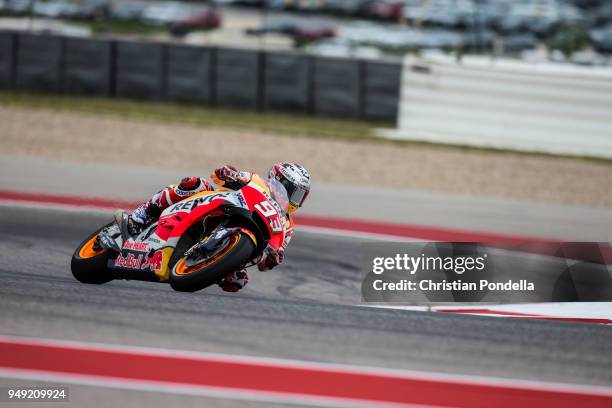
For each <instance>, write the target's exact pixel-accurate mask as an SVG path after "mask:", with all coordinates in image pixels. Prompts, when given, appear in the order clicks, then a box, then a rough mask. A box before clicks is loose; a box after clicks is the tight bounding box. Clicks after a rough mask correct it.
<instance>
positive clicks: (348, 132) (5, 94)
mask: <svg viewBox="0 0 612 408" xmlns="http://www.w3.org/2000/svg"><path fill="white" fill-rule="evenodd" d="M0 105H3V106H12V107H23V108H38V109H52V110H58V111H70V112H84V113H94V114H103V115H110V116H119V117H124V118H130V119H139V120H151V121H158V122H170V123H182V124H189V125H194V126H202V127H221V128H240V129H250V130H258V131H263V132H270V133H275V134H281V135H289V136H311V137H323V138H339V139H348V140H364V139H369V140H379V139H378V138H375V137H374V136H373V133H374V129H375V128H379V127H381V126H382V124H381V123H372V122H362V121H350V120H338V119H326V118H320V117H312V116H305V115H290V114H286V113H273V112H263V113H262V112H254V111H249V110H234V109H225V108H223V109H222V108H211V107H207V106H202V105H194V104H178V103H156V102H143V101H132V100H125V99H106V98H91V97H78V96H65V95H52V94H40V93H23V92H11V91H2V92H0ZM386 125H387V126H391V125H389V124H386Z"/></svg>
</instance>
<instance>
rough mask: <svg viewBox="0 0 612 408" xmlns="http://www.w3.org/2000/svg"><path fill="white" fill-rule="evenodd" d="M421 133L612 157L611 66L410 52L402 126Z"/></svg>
mask: <svg viewBox="0 0 612 408" xmlns="http://www.w3.org/2000/svg"><path fill="white" fill-rule="evenodd" d="M381 134H382V136H384V137H389V138H394V139H406V140H418V141H428V142H438V143H449V144H458V145H470V146H478V147H491V148H501V149H512V150H522V151H535V152H543V153H552V154H566V155H576V156H592V157H605V158H612V70H604V69H597V68H588V67H573V66H572V67H569V66H553V65H534V64H526V63H520V62H508V61H498V62H492V61H490V60H485V59H472V60H464V61H463V62H462V63H461V64H458V63H457V62H456V61H455V60H453V59H450V58H448V57H442V56H436V57H429V58H427V59H424V60H420V61H417V60H415V59H406V60H405V61H404V68H403V74H402V88H401V96H400V107H399V116H398V129H397V130H394V131H387V132H381Z"/></svg>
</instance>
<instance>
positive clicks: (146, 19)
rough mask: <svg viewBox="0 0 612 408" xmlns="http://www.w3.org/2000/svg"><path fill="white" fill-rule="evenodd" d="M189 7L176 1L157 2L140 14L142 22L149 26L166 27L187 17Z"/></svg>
mask: <svg viewBox="0 0 612 408" xmlns="http://www.w3.org/2000/svg"><path fill="white" fill-rule="evenodd" d="M191 13H192V9H191V6H190V5H188V4H187V3H181V2H178V1H159V2H155V3H152V4H151V5H150V6H148V7H146V8H145V10H144V12H143V13H142V17H141V19H142V22H143V23H146V24H151V25H159V26H163V25H168V24H172V23H174V22H176V21H179V20H183V19H185V18H187V17H189V16H190V15H191Z"/></svg>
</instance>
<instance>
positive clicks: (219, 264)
mask: <svg viewBox="0 0 612 408" xmlns="http://www.w3.org/2000/svg"><path fill="white" fill-rule="evenodd" d="M232 240H236V241H235V242H233V241H230V244H228V246H227V247H226V248H225V249H224V250H222V251H221V252H222V254H221V255H219V256H218V258H216V259H214V257H213V259H214V260H213V261H212V262H210V263H204V265H202V266H200V265H196V266H195V267H193V268H189V267H187V266H185V257H184V256H183V255H184V251H183V252H182V253H180V255H178V256H177V258H176V259H172V260H171V261H170V263H169V265H168V266H169V267H170V268H171V269H170V286H172V289H174V290H176V291H179V292H195V291H198V290H201V289H204V288H206V287H208V286H211V285H214V284H216V283H218V282H219V281H220V280H221V279H223V278H224V277H225V275H227V274H228V273H230V272H234V271H237V270H238V269H239V268H240V267H242V266H243V265H244V264H246V263H247V262H248V261H249V259H251V256H252V255H253V252H254V251H255V244H253V241H251V238H249V236H248V235H246V234H245V233H243V232H239V233H238V234H236V235H233V236H232ZM223 251H226V252H224V253H223Z"/></svg>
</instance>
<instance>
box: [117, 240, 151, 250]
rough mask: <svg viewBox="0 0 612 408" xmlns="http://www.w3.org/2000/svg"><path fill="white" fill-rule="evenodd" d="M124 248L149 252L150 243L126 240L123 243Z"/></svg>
mask: <svg viewBox="0 0 612 408" xmlns="http://www.w3.org/2000/svg"><path fill="white" fill-rule="evenodd" d="M123 248H124V249H129V250H131V251H138V252H147V251H148V250H149V245H148V244H147V243H146V242H132V241H126V242H125V244H123Z"/></svg>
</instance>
